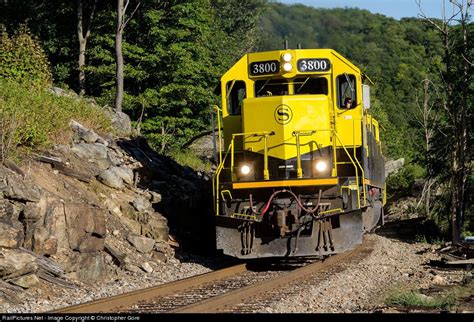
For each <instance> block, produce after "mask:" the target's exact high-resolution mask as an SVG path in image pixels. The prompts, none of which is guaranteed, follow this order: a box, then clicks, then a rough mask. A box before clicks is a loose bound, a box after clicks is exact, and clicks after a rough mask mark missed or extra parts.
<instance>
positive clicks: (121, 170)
mask: <svg viewBox="0 0 474 322" xmlns="http://www.w3.org/2000/svg"><path fill="white" fill-rule="evenodd" d="M110 170H111V171H112V172H114V173H115V174H116V175H117V176H118V177H119V178H121V179H122V180H123V181H124V182H125V183H128V184H130V185H131V184H133V170H132V169H130V168H128V167H126V166H120V167H111V168H110Z"/></svg>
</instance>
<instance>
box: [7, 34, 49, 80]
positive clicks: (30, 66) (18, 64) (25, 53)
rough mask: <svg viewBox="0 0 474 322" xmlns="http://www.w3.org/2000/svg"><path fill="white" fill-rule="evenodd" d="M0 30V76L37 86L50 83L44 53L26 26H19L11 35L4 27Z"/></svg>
mask: <svg viewBox="0 0 474 322" xmlns="http://www.w3.org/2000/svg"><path fill="white" fill-rule="evenodd" d="M0 28H1V27H0ZM0 32H1V35H0V77H1V78H6V79H11V80H15V81H17V82H19V83H25V84H33V85H35V86H39V87H46V86H48V85H51V82H52V79H51V72H50V70H49V63H48V60H47V58H46V55H45V54H44V52H43V49H42V48H41V46H40V44H39V42H38V41H37V40H36V39H35V38H34V37H33V36H32V35H31V33H30V32H29V30H28V28H26V27H25V26H23V27H21V28H20V29H19V30H18V32H17V33H15V34H14V35H13V36H12V37H10V36H9V35H8V33H7V32H6V30H5V29H4V28H1V31H0Z"/></svg>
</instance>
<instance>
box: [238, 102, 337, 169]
mask: <svg viewBox="0 0 474 322" xmlns="http://www.w3.org/2000/svg"><path fill="white" fill-rule="evenodd" d="M242 123H243V124H242V127H243V132H245V133H252V132H273V133H274V135H271V136H270V137H268V141H267V151H268V155H269V156H271V157H275V158H278V159H282V160H288V159H291V158H294V157H296V155H297V151H296V139H295V133H297V132H302V131H306V132H311V131H315V132H314V133H311V134H309V135H305V136H301V138H300V153H301V154H304V153H308V152H310V151H312V150H314V149H317V148H318V147H319V148H322V147H324V146H330V145H331V142H330V133H329V132H328V131H327V129H329V128H330V122H329V101H328V99H327V97H323V96H321V97H319V96H311V97H310V96H305V97H302V96H299V97H289V96H277V97H272V96H269V97H259V98H257V99H247V100H245V102H244V105H243V110H242ZM243 145H244V149H245V150H247V151H253V152H257V153H262V154H263V150H264V142H263V140H262V139H261V138H255V137H245V138H244V141H243Z"/></svg>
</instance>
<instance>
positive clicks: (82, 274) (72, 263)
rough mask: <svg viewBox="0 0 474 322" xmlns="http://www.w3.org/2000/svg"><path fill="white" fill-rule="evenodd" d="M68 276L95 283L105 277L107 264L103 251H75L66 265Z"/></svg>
mask: <svg viewBox="0 0 474 322" xmlns="http://www.w3.org/2000/svg"><path fill="white" fill-rule="evenodd" d="M65 271H66V273H67V276H68V277H70V278H73V279H76V280H80V281H82V282H86V283H93V282H96V281H97V280H99V279H100V278H102V277H104V275H105V273H106V264H105V259H104V256H103V254H102V253H101V252H95V253H78V252H73V253H72V254H71V256H70V257H69V261H68V263H67V265H66V266H65Z"/></svg>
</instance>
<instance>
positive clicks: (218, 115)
mask: <svg viewBox="0 0 474 322" xmlns="http://www.w3.org/2000/svg"><path fill="white" fill-rule="evenodd" d="M213 107H214V108H215V109H216V111H217V128H218V129H219V132H218V133H219V163H222V127H221V113H220V112H221V111H222V110H221V109H220V108H219V106H217V105H213Z"/></svg>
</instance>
